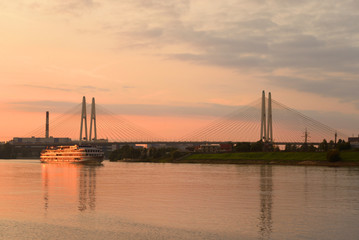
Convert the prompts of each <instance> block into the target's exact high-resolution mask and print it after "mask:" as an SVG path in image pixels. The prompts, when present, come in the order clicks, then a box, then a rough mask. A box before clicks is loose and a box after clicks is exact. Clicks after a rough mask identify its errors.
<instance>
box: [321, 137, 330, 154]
mask: <svg viewBox="0 0 359 240" xmlns="http://www.w3.org/2000/svg"><path fill="white" fill-rule="evenodd" d="M319 151H323V152H326V151H328V142H327V140H325V139H323V142H321V143H320V144H319Z"/></svg>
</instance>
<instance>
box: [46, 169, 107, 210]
mask: <svg viewBox="0 0 359 240" xmlns="http://www.w3.org/2000/svg"><path fill="white" fill-rule="evenodd" d="M101 166H102V165H96V166H92V165H79V164H46V163H43V164H41V170H42V185H43V192H44V193H43V199H44V210H45V211H48V210H49V209H50V208H58V207H59V206H62V205H66V204H68V205H70V206H73V205H74V203H75V204H76V205H77V210H78V211H81V212H83V211H86V210H91V211H93V210H95V208H96V171H97V169H98V168H99V167H101Z"/></svg>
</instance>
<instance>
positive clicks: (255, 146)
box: [251, 140, 263, 152]
mask: <svg viewBox="0 0 359 240" xmlns="http://www.w3.org/2000/svg"><path fill="white" fill-rule="evenodd" d="M262 151H263V142H262V141H261V140H259V141H258V142H255V143H252V144H251V152H262Z"/></svg>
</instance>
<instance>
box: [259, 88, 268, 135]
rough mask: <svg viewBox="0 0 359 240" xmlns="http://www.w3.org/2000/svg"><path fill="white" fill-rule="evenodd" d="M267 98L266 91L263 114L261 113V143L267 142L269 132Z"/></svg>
mask: <svg viewBox="0 0 359 240" xmlns="http://www.w3.org/2000/svg"><path fill="white" fill-rule="evenodd" d="M266 125H267V124H266V96H265V93H264V90H263V92H262V112H261V138H260V139H261V141H262V142H265V141H266V140H267V131H266Z"/></svg>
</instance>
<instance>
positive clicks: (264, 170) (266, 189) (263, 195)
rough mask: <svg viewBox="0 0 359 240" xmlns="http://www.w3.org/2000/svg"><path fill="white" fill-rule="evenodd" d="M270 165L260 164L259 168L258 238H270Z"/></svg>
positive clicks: (271, 187)
mask: <svg viewBox="0 0 359 240" xmlns="http://www.w3.org/2000/svg"><path fill="white" fill-rule="evenodd" d="M272 191H273V179H272V166H269V165H262V166H261V168H260V216H259V225H258V227H259V233H260V239H270V235H271V233H272V223H273V222H272V205H273V201H272Z"/></svg>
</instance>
